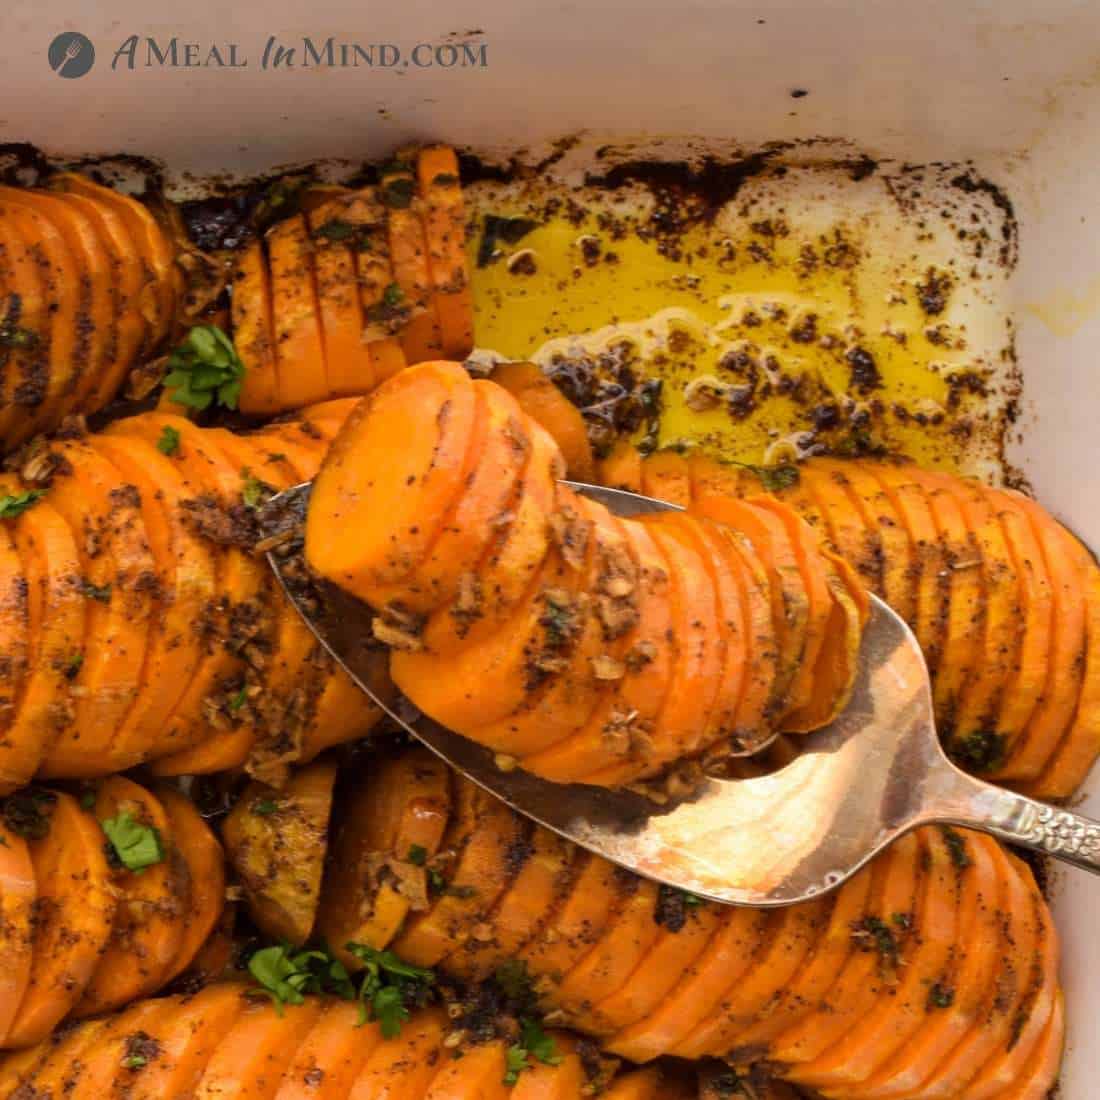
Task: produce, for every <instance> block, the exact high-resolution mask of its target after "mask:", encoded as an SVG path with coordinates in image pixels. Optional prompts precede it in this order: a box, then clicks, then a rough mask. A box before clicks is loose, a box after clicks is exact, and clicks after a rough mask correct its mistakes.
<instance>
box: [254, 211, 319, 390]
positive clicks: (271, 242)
mask: <svg viewBox="0 0 1100 1100" xmlns="http://www.w3.org/2000/svg"><path fill="white" fill-rule="evenodd" d="M265 243H266V245H267V260H268V271H269V273H270V278H271V315H272V320H273V322H274V325H275V373H276V376H277V378H278V380H279V381H278V396H279V404H280V406H281V407H282V408H284V409H298V408H301V407H302V406H303V405H310V404H312V403H313V402H315V401H323V400H324V399H325V398H326V397H327V396H328V395H329V393H330V390H329V386H328V379H327V377H326V374H325V353H324V348H323V346H322V344H321V322H320V309H319V306H318V303H317V292H316V276H315V273H314V268H313V244H312V242H311V241H310V237H309V230H308V229H307V228H306V222H305V216H304V215H302V214H295V215H294V216H292V217H290V218H286V219H284V220H283V221H281V222H277V223H276V224H275V225H273V226H272V227H271V229H269V230H268V231H267V233H266V235H265Z"/></svg>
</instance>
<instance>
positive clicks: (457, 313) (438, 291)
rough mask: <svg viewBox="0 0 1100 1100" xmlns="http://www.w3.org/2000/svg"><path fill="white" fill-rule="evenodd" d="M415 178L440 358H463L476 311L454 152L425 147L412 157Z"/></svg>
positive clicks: (471, 338) (470, 341) (470, 343)
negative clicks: (435, 316) (471, 288)
mask: <svg viewBox="0 0 1100 1100" xmlns="http://www.w3.org/2000/svg"><path fill="white" fill-rule="evenodd" d="M416 178H417V190H418V193H419V195H420V207H421V219H422V221H423V225H424V238H425V243H426V245H427V249H428V269H429V274H430V276H431V283H432V290H433V301H434V305H435V310H436V315H437V317H438V320H439V341H440V354H441V355H444V356H446V357H447V358H448V359H459V360H461V359H465V358H466V356H467V355H469V354H470V352H471V351H472V350H473V346H474V310H473V300H472V294H471V290H470V275H469V271H468V269H467V260H466V211H465V206H464V203H463V201H462V186H461V184H460V182H459V178H458V157H457V156H456V155H455V151H454V150H453V149H451V148H448V147H447V146H445V145H429V146H425V147H424V148H423V149H421V150H420V152H419V154H418V155H417V158H416Z"/></svg>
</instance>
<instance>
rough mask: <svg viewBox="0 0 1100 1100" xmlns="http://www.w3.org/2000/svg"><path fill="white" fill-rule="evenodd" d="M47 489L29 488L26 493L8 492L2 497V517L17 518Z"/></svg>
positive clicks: (0, 498)
mask: <svg viewBox="0 0 1100 1100" xmlns="http://www.w3.org/2000/svg"><path fill="white" fill-rule="evenodd" d="M45 492H46V491H45V489H28V490H27V491H26V492H25V493H6V494H5V495H4V496H2V497H0V519H15V518H16V516H21V515H22V514H23V513H24V512H25V511H26V510H27V509H28V508H30V507H31V505H33V504H36V503H37V502H38V501H39V500H40V499H41V498H42V497H43V496H44V495H45Z"/></svg>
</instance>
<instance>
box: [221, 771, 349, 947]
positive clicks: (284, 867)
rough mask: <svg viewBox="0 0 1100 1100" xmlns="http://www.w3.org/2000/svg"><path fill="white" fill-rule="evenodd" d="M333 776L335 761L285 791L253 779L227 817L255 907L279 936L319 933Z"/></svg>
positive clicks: (299, 938) (226, 831)
mask: <svg viewBox="0 0 1100 1100" xmlns="http://www.w3.org/2000/svg"><path fill="white" fill-rule="evenodd" d="M335 782H336V764H335V762H334V761H328V760H321V761H317V762H315V763H313V764H310V765H309V766H308V767H305V768H302V769H301V770H300V771H297V772H295V773H294V774H293V775H292V776H291V777H290V779H289V780H288V782H287V784H286V786H285V787H283V788H282V790H275V789H273V788H271V787H269V786H267V785H266V784H264V783H258V782H253V783H250V784H249V785H248V786H247V787H246V788H245V789H244V791H243V792H242V794H241V797H240V799H239V800H238V802H237V804H236V805H235V806H234V807H233V809H232V810H231V811H230V813H229V815H228V816H227V817H226V819H225V821H224V822H223V823H222V838H223V840H224V841H225V847H226V854H227V856H228V859H229V862H230V864H231V866H232V867H233V868H234V870H235V871H236V873H237V877H238V879H239V880H240V883H241V886H242V887H243V889H244V896H245V902H246V904H247V906H248V910H249V913H250V914H251V916H252V919H253V921H254V922H255V923H256V925H257V927H259V928H260V929H261V931H263V932H266V933H267V935H269V936H271V937H272V938H273V939H275V940H286V941H287V942H289V943H293V944H303V943H305V942H306V940H308V939H309V937H310V935H311V934H312V932H313V926H314V924H315V922H316V920H317V908H318V899H319V894H320V890H321V872H322V869H323V866H324V861H325V840H326V837H327V835H328V823H329V817H330V815H331V812H332V789H333V785H334V784H335ZM257 807H259V809H258V808H257ZM204 938H205V937H204Z"/></svg>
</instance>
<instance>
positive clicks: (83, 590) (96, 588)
mask: <svg viewBox="0 0 1100 1100" xmlns="http://www.w3.org/2000/svg"><path fill="white" fill-rule="evenodd" d="M80 594H81V595H82V596H86V597H87V598H88V599H89V600H99V602H100V603H110V602H111V586H110V584H92V582H91V581H90V580H88V579H87V578H86V577H85V578H84V579H83V580H81V582H80Z"/></svg>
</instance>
